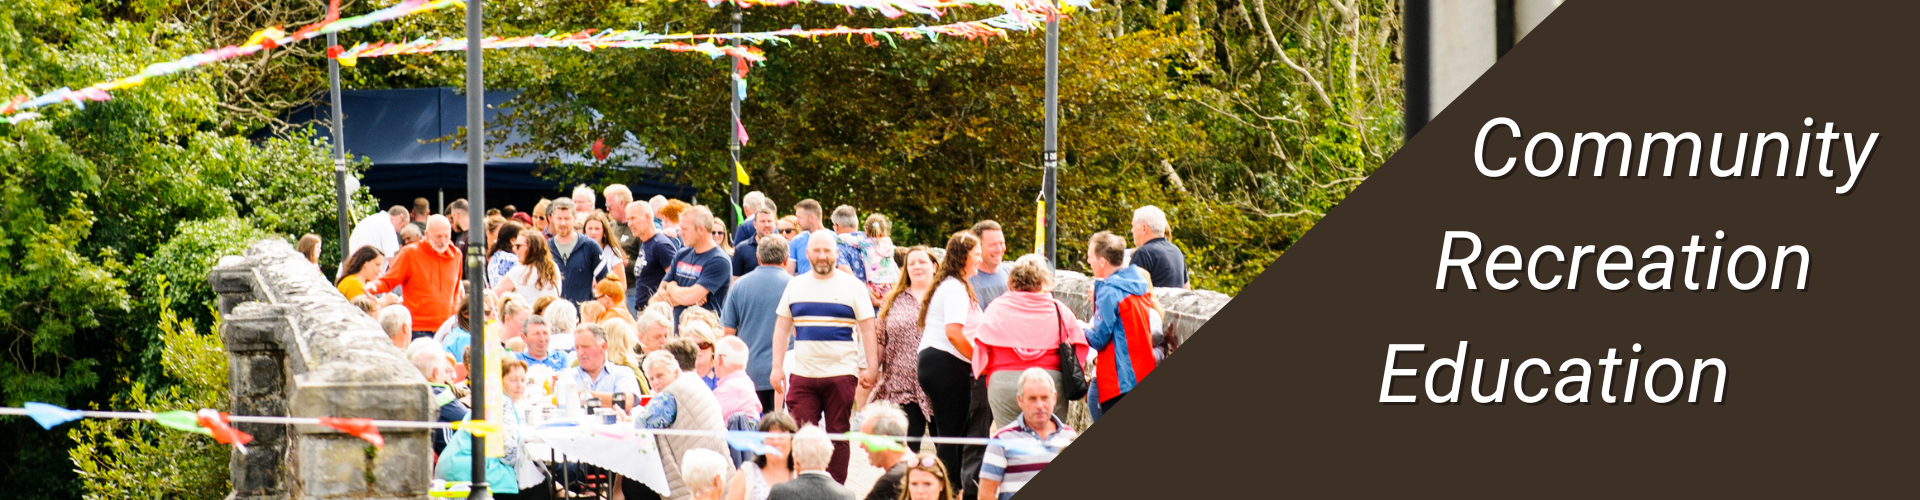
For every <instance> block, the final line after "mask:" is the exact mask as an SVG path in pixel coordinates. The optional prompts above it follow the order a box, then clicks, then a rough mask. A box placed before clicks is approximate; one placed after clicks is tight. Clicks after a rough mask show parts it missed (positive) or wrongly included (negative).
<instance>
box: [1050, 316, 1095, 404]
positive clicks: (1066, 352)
mask: <svg viewBox="0 0 1920 500" xmlns="http://www.w3.org/2000/svg"><path fill="white" fill-rule="evenodd" d="M1053 317H1054V319H1057V320H1059V321H1060V326H1061V327H1066V326H1067V318H1066V317H1064V316H1061V315H1060V305H1059V304H1055V305H1054V307H1053ZM1059 352H1060V397H1061V398H1064V399H1066V400H1068V401H1075V400H1080V399H1085V398H1086V397H1087V376H1086V373H1085V372H1084V371H1082V369H1081V366H1082V365H1081V364H1080V355H1079V354H1077V353H1075V352H1074V351H1073V344H1069V343H1067V339H1060V351H1059Z"/></svg>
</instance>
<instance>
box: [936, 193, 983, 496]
mask: <svg viewBox="0 0 1920 500" xmlns="http://www.w3.org/2000/svg"><path fill="white" fill-rule="evenodd" d="M979 270H980V239H979V238H976V237H974V236H973V233H969V232H966V231H961V232H958V233H953V236H951V237H948V238H947V253H946V258H945V259H941V260H940V267H939V268H937V269H935V270H934V272H933V282H934V283H937V284H936V285H934V289H933V293H931V294H928V295H927V298H926V299H924V302H922V303H921V304H920V328H922V329H923V331H922V332H921V333H920V363H919V369H920V373H919V377H920V390H921V392H925V393H926V394H927V402H929V403H932V406H933V415H931V417H932V419H933V435H935V436H940V437H967V419H968V407H969V405H971V404H972V402H973V393H972V390H973V361H972V360H973V342H972V341H970V340H968V338H967V331H968V329H970V328H971V326H972V325H975V324H977V321H978V319H979V316H980V301H979V300H978V299H977V298H976V297H975V296H974V294H973V285H971V284H968V279H970V278H972V277H973V275H974V273H976V272H978V271H979ZM976 437H986V436H976ZM935 449H936V450H938V455H939V456H940V460H941V461H943V462H946V463H950V464H957V463H960V449H961V447H960V446H959V445H948V444H942V445H937V446H936V448H935ZM959 479H960V477H959V475H957V474H956V475H954V476H953V477H951V478H949V480H951V481H953V482H954V484H953V485H952V486H953V488H954V489H955V490H958V489H960V484H959V481H958V480H959Z"/></svg>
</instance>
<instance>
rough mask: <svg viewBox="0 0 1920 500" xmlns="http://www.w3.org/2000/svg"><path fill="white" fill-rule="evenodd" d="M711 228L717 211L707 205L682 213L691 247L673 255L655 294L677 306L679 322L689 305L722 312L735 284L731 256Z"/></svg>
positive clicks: (682, 232)
mask: <svg viewBox="0 0 1920 500" xmlns="http://www.w3.org/2000/svg"><path fill="white" fill-rule="evenodd" d="M711 227H713V212H712V211H710V210H707V207H704V206H696V207H693V208H691V209H688V210H687V211H686V212H685V213H682V214H680V235H681V237H683V238H686V243H687V246H686V247H685V248H681V249H680V252H679V253H675V254H673V260H672V261H671V262H669V263H668V265H667V279H666V280H665V281H664V282H662V283H661V284H660V291H659V292H658V293H655V294H654V297H656V298H657V300H664V301H666V302H667V303H668V304H670V305H672V306H673V319H674V324H675V325H678V324H679V321H680V314H681V313H682V312H684V311H686V310H687V307H688V306H701V307H705V308H707V310H710V311H719V310H720V306H722V305H725V304H726V301H727V290H728V289H729V288H731V287H732V286H733V265H732V262H731V259H729V258H728V257H727V253H726V252H725V251H722V250H720V245H717V244H715V242H714V241H713V233H712V232H711V231H709V230H708V228H711Z"/></svg>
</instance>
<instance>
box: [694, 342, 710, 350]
mask: <svg viewBox="0 0 1920 500" xmlns="http://www.w3.org/2000/svg"><path fill="white" fill-rule="evenodd" d="M694 345H697V346H700V349H701V350H707V349H712V348H713V343H712V342H707V341H705V340H702V341H700V343H698V344H694Z"/></svg>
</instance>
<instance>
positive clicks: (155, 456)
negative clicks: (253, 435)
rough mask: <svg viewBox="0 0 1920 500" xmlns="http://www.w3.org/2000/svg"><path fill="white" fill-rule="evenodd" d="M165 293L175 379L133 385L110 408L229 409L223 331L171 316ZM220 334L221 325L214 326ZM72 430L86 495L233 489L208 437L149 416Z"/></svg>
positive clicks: (82, 424) (193, 495)
mask: <svg viewBox="0 0 1920 500" xmlns="http://www.w3.org/2000/svg"><path fill="white" fill-rule="evenodd" d="M155 287H156V288H158V289H159V293H157V294H156V295H157V296H159V297H160V299H159V302H160V307H159V309H158V310H159V311H160V313H159V317H160V331H161V336H160V340H161V342H162V343H164V344H166V345H167V349H166V350H165V355H164V356H162V358H161V360H162V363H161V364H162V365H163V366H164V367H165V369H166V373H167V376H168V377H169V378H170V379H172V380H174V381H175V382H176V383H174V384H172V385H170V386H167V387H166V388H164V389H157V390H155V389H149V388H148V387H147V385H146V384H144V383H140V382H135V383H134V384H133V387H132V388H131V389H129V390H128V392H127V393H126V394H125V395H124V396H116V397H114V398H113V404H112V405H111V406H109V408H113V409H119V410H127V411H170V410H180V409H187V410H197V409H200V408H215V409H223V408H226V406H227V355H226V351H225V349H224V348H223V347H222V346H221V343H220V336H219V335H205V334H202V333H200V332H199V331H197V330H195V328H194V322H193V320H192V319H184V320H183V319H181V318H180V317H179V316H176V315H174V314H173V309H172V307H170V306H171V303H170V302H169V301H168V299H166V297H167V293H166V288H167V281H166V278H165V277H161V278H159V281H158V282H157V283H156V285H155ZM213 325H214V326H213V328H212V330H214V331H218V330H219V324H218V322H217V321H216V322H215V323H213ZM67 435H68V436H69V437H71V438H72V439H73V440H74V441H76V442H78V443H79V446H75V447H74V448H73V449H72V450H69V451H68V452H67V454H68V456H69V458H71V459H72V460H73V465H74V466H75V467H78V468H79V470H78V472H79V474H80V478H81V479H82V482H81V484H82V485H83V486H84V488H85V490H86V496H85V498H87V499H89V500H95V499H99V500H105V499H122V498H166V499H202V498H220V497H223V496H226V494H227V491H228V490H230V489H232V488H231V486H230V484H231V482H230V481H229V479H228V471H227V457H228V451H227V446H226V445H222V444H220V443H218V442H215V441H214V440H212V439H210V438H207V437H205V436H199V435H195V434H189V433H185V432H180V431H176V430H172V429H168V428H166V427H163V426H161V425H159V424H156V423H153V422H149V421H144V420H111V419H82V420H80V421H78V422H77V423H76V425H75V427H74V428H73V429H72V430H70V431H68V432H67Z"/></svg>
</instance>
